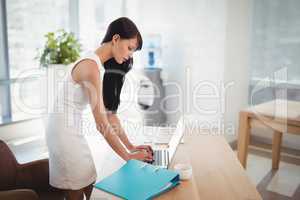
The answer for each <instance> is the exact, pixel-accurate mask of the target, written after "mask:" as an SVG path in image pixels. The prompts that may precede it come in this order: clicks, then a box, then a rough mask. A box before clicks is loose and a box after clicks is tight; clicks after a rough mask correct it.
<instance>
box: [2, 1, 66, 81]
mask: <svg viewBox="0 0 300 200" xmlns="http://www.w3.org/2000/svg"><path fill="white" fill-rule="evenodd" d="M6 10H7V36H8V50H9V61H10V62H9V63H10V77H11V78H17V77H18V76H19V75H20V74H21V73H22V72H23V71H24V70H26V69H32V68H38V67H39V64H38V61H37V60H35V59H34V58H35V57H36V55H37V49H38V48H41V47H42V46H43V43H44V41H45V39H44V35H45V34H46V33H47V32H50V31H56V30H58V29H62V28H64V29H68V28H69V25H68V24H69V19H68V17H69V14H68V13H69V6H68V0H60V1H57V0H43V1H40V0H27V1H22V0H9V1H6Z"/></svg>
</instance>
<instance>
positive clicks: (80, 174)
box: [46, 114, 97, 190]
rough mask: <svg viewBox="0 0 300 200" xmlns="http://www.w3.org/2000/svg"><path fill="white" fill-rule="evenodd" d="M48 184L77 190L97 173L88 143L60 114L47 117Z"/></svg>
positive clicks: (91, 181)
mask: <svg viewBox="0 0 300 200" xmlns="http://www.w3.org/2000/svg"><path fill="white" fill-rule="evenodd" d="M46 142H47V146H48V150H49V178H50V185H52V186H53V187H56V188H60V189H70V190H78V189H81V188H84V187H86V186H88V185H90V184H91V183H93V182H95V181H96V178H97V172H96V168H95V164H94V161H93V157H92V154H91V151H90V148H89V146H88V143H87V141H86V139H85V137H84V135H83V134H82V133H81V131H80V128H78V127H74V126H67V125H66V123H65V120H64V115H63V114H52V115H50V116H49V117H48V119H47V125H46Z"/></svg>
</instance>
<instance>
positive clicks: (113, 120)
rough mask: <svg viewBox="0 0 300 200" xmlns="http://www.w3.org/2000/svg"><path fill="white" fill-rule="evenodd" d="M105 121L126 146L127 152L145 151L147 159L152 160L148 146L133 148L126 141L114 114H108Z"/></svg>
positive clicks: (126, 138) (125, 136) (127, 140)
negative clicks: (147, 154) (147, 155)
mask: <svg viewBox="0 0 300 200" xmlns="http://www.w3.org/2000/svg"><path fill="white" fill-rule="evenodd" d="M107 119H108V121H109V123H110V124H111V125H112V127H113V128H114V130H115V133H116V134H117V135H118V136H119V138H120V140H121V141H122V143H123V144H124V145H125V146H126V148H127V149H128V150H129V151H132V152H133V151H139V150H146V151H147V152H148V153H149V158H151V160H152V159H153V150H152V148H151V146H150V145H138V146H134V145H133V144H132V143H131V142H130V141H129V139H128V137H127V135H126V133H125V131H124V129H123V128H122V125H121V123H120V120H119V118H118V116H117V115H116V114H113V113H108V114H107Z"/></svg>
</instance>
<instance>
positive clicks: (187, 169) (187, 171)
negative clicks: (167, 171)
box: [174, 163, 193, 180]
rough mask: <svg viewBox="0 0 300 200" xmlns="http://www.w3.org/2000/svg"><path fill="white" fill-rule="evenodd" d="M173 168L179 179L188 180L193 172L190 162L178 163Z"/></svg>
mask: <svg viewBox="0 0 300 200" xmlns="http://www.w3.org/2000/svg"><path fill="white" fill-rule="evenodd" d="M174 170H175V171H176V172H178V174H179V177H180V180H189V179H190V178H191V177H192V174H193V169H192V166H191V165H190V164H183V163H178V164H176V165H175V166H174Z"/></svg>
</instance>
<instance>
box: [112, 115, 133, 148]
mask: <svg viewBox="0 0 300 200" xmlns="http://www.w3.org/2000/svg"><path fill="white" fill-rule="evenodd" d="M107 119H108V121H109V123H110V124H111V125H112V127H113V128H114V130H115V133H116V134H117V135H118V136H119V138H120V140H121V141H122V143H123V144H124V145H125V146H126V148H127V149H128V150H129V151H132V150H133V149H134V146H133V144H132V143H131V142H130V141H129V139H128V137H127V135H126V133H125V131H124V129H123V127H122V125H121V123H120V120H119V118H118V116H117V115H116V114H112V113H109V114H107Z"/></svg>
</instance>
